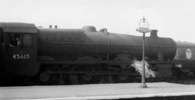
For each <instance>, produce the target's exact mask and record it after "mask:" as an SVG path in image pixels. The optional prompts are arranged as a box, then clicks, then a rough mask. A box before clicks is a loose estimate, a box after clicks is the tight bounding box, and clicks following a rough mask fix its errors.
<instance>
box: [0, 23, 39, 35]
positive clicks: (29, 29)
mask: <svg viewBox="0 0 195 100" xmlns="http://www.w3.org/2000/svg"><path fill="white" fill-rule="evenodd" d="M0 28H1V29H3V31H4V32H13V33H37V28H36V26H35V25H34V24H30V23H17V22H3V23H0Z"/></svg>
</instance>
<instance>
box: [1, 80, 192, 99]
mask: <svg viewBox="0 0 195 100" xmlns="http://www.w3.org/2000/svg"><path fill="white" fill-rule="evenodd" d="M147 86H148V88H141V87H140V83H122V84H91V85H68V86H63V85H59V86H20V87H0V100H26V99H28V100H98V99H108V100H109V99H132V98H151V97H176V96H195V85H182V84H173V83H165V82H158V83H147ZM136 100H137V99H136Z"/></svg>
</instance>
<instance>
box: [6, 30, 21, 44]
mask: <svg viewBox="0 0 195 100" xmlns="http://www.w3.org/2000/svg"><path fill="white" fill-rule="evenodd" d="M21 43H22V41H21V36H20V34H14V33H11V34H9V46H10V47H17V46H21Z"/></svg>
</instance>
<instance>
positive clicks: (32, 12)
mask: <svg viewBox="0 0 195 100" xmlns="http://www.w3.org/2000/svg"><path fill="white" fill-rule="evenodd" d="M143 16H145V18H146V19H147V20H148V21H149V23H150V28H151V29H157V30H158V31H159V32H158V35H159V36H163V37H171V38H173V39H175V40H181V41H189V42H194V43H195V0H0V22H27V23H34V24H35V25H36V26H43V27H48V26H49V25H58V26H59V27H60V28H82V26H85V25H93V26H95V27H96V29H97V30H99V29H101V28H107V29H108V31H109V32H115V33H121V34H132V35H141V33H138V32H136V28H138V23H139V20H140V19H142V18H143Z"/></svg>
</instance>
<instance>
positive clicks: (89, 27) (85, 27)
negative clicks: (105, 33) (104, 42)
mask: <svg viewBox="0 0 195 100" xmlns="http://www.w3.org/2000/svg"><path fill="white" fill-rule="evenodd" d="M82 30H83V31H86V32H96V28H95V27H94V26H83V27H82Z"/></svg>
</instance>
